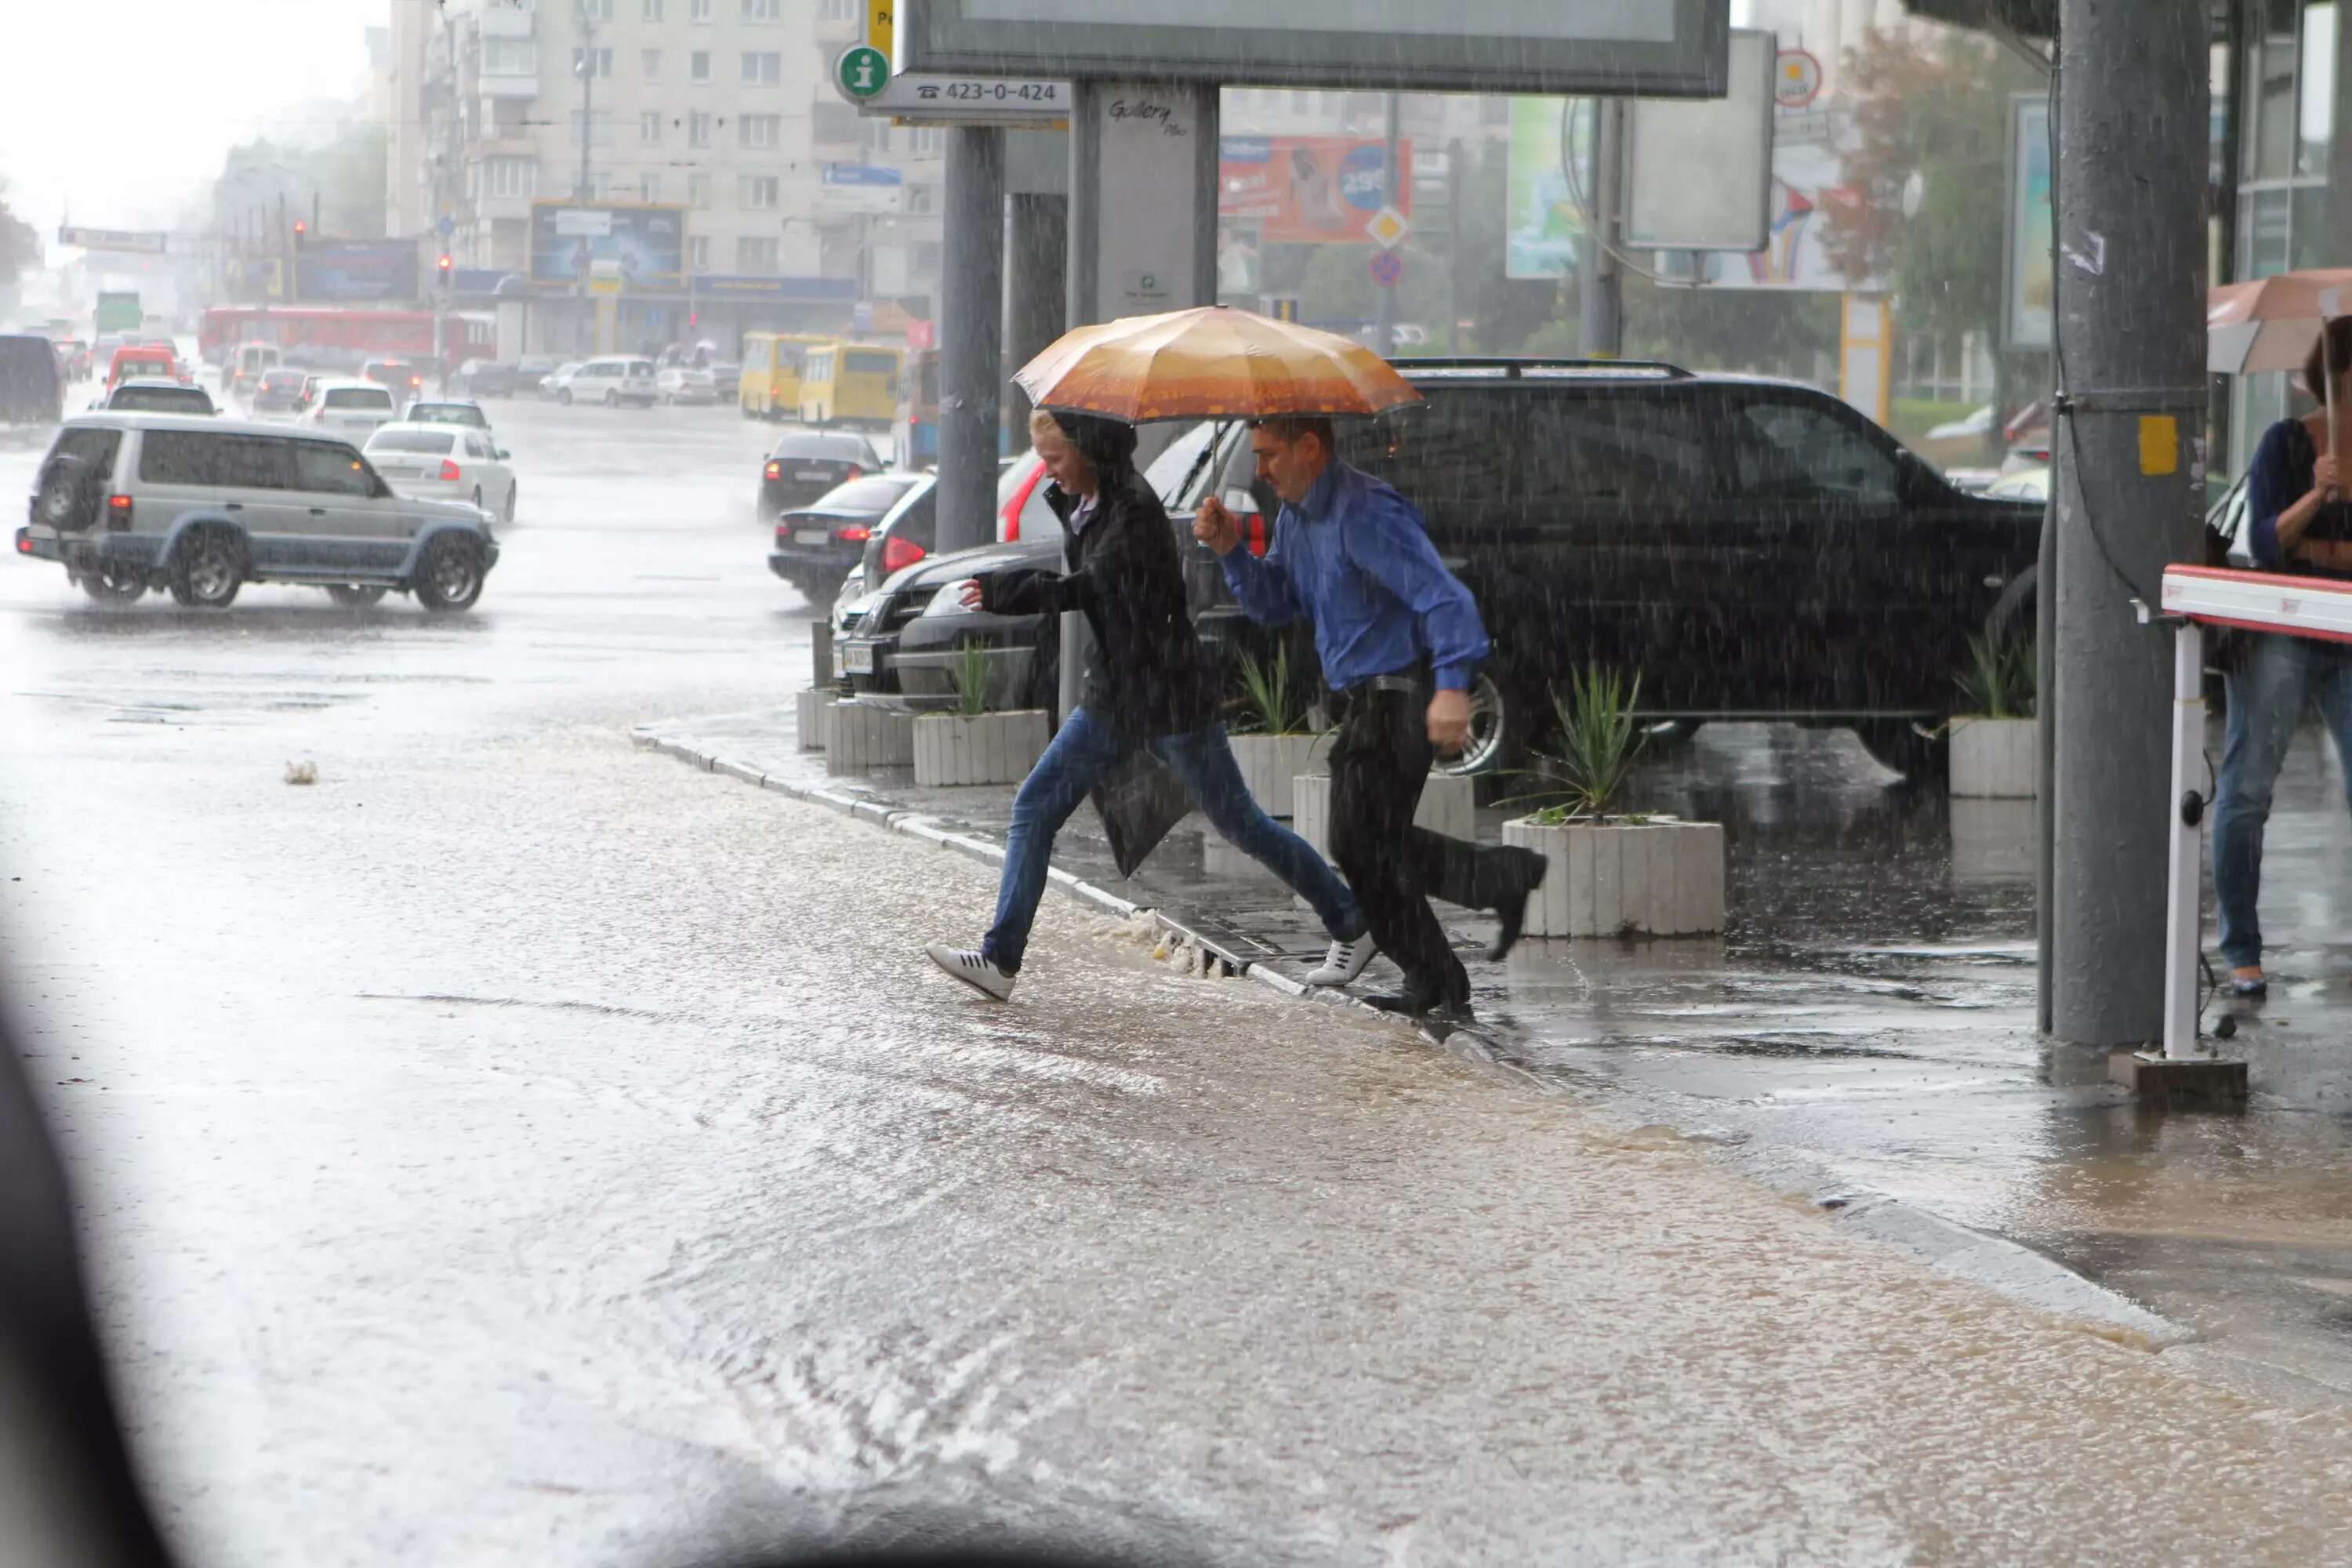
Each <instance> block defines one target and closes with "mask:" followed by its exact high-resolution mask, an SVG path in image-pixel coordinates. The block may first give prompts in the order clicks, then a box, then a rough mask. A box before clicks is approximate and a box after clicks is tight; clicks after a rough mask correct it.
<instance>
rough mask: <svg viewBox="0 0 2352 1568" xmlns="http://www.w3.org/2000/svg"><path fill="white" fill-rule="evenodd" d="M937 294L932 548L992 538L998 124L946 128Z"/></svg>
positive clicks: (999, 252) (998, 309)
mask: <svg viewBox="0 0 2352 1568" xmlns="http://www.w3.org/2000/svg"><path fill="white" fill-rule="evenodd" d="M940 229H941V232H940V239H941V241H942V244H943V248H944V250H945V252H946V255H947V258H948V259H947V266H946V268H945V269H944V273H943V276H942V278H941V280H940V479H939V493H938V500H937V504H938V507H939V550H940V553H941V554H946V553H947V552H950V551H952V550H970V549H971V548H972V547H974V546H975V545H981V544H987V543H991V542H993V541H994V540H995V537H996V530H995V527H994V523H993V517H994V513H995V510H996V439H997V431H998V420H999V416H1000V413H1001V410H1002V408H1003V403H1002V400H1001V399H1002V392H1001V388H1002V384H1003V310H1004V132H1003V131H1001V130H999V129H997V128H996V127H994V126H987V125H954V126H950V127H949V128H948V160H947V211H946V212H945V214H944V215H943V216H942V222H941V225H940Z"/></svg>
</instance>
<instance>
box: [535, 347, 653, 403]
mask: <svg viewBox="0 0 2352 1568" xmlns="http://www.w3.org/2000/svg"><path fill="white" fill-rule="evenodd" d="M547 379H548V381H549V382H550V383H551V386H550V390H551V392H553V393H554V395H555V401H556V402H558V403H563V404H572V403H601V404H603V405H604V406H605V407H607V408H618V407H620V406H621V405H623V404H625V403H634V404H635V405H637V406H638V407H640V408H651V407H652V406H653V405H654V398H655V397H656V392H655V389H654V362H653V361H651V360H649V359H639V358H636V357H635V356H634V355H629V354H614V355H610V356H607V357H605V358H603V359H592V360H586V361H583V363H581V364H580V365H579V366H578V367H577V368H575V369H573V370H572V371H571V372H570V373H569V374H566V373H565V372H563V371H560V370H559V371H557V372H556V373H555V374H553V375H551V376H549V377H548V378H547Z"/></svg>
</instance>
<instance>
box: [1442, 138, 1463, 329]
mask: <svg viewBox="0 0 2352 1568" xmlns="http://www.w3.org/2000/svg"><path fill="white" fill-rule="evenodd" d="M1461 333H1462V138H1460V137H1459V136H1456V137H1455V138H1454V140H1453V141H1451V142H1447V143H1446V144H1445V352H1446V353H1450V354H1451V353H1461V352H1462V345H1461V343H1460V342H1459V341H1458V340H1459V338H1460V336H1461Z"/></svg>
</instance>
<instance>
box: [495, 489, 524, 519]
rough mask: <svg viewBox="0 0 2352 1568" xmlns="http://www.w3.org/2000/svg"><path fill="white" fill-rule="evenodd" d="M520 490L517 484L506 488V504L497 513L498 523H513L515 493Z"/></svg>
mask: <svg viewBox="0 0 2352 1568" xmlns="http://www.w3.org/2000/svg"><path fill="white" fill-rule="evenodd" d="M520 489H522V487H521V486H520V485H519V484H516V485H509V486H508V487H507V504H506V506H505V508H504V509H503V510H500V511H499V521H500V522H512V521H514V509H515V492H516V491H518V490H520Z"/></svg>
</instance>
